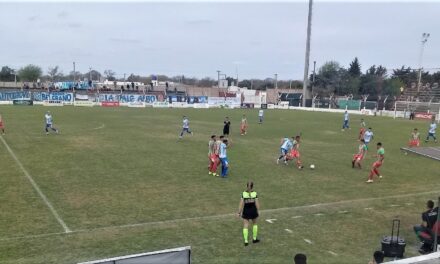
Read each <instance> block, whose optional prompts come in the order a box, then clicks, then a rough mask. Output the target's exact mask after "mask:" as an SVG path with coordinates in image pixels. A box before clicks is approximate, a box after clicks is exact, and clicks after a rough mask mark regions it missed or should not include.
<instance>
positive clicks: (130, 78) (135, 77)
mask: <svg viewBox="0 0 440 264" xmlns="http://www.w3.org/2000/svg"><path fill="white" fill-rule="evenodd" d="M127 81H128V82H140V81H141V76H139V75H134V74H133V73H132V74H130V76H128V78H127Z"/></svg>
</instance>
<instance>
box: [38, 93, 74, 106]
mask: <svg viewBox="0 0 440 264" xmlns="http://www.w3.org/2000/svg"><path fill="white" fill-rule="evenodd" d="M32 97H33V99H34V101H39V102H42V101H61V102H63V103H66V104H69V103H70V104H72V103H73V98H74V97H73V93H64V92H50V93H48V92H35V93H33V94H32Z"/></svg>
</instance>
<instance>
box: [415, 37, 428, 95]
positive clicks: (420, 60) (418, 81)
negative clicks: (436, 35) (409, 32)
mask: <svg viewBox="0 0 440 264" xmlns="http://www.w3.org/2000/svg"><path fill="white" fill-rule="evenodd" d="M429 36H430V34H429V33H423V34H422V46H421V47H420V57H419V76H418V78H417V93H419V92H420V86H421V85H422V67H423V51H424V50H425V43H426V42H427V41H428V38H429Z"/></svg>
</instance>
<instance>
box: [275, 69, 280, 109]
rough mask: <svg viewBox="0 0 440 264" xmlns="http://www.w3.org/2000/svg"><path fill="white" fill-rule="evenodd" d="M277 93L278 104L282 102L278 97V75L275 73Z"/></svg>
mask: <svg viewBox="0 0 440 264" xmlns="http://www.w3.org/2000/svg"><path fill="white" fill-rule="evenodd" d="M275 93H276V94H277V104H278V103H279V101H280V97H279V95H278V73H275Z"/></svg>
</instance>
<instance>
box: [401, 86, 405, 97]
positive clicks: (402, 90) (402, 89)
mask: <svg viewBox="0 0 440 264" xmlns="http://www.w3.org/2000/svg"><path fill="white" fill-rule="evenodd" d="M404 91H405V88H403V86H402V87H400V95H403V92H404Z"/></svg>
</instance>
